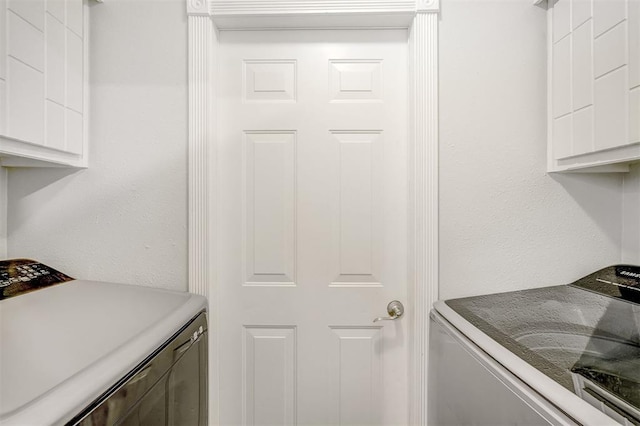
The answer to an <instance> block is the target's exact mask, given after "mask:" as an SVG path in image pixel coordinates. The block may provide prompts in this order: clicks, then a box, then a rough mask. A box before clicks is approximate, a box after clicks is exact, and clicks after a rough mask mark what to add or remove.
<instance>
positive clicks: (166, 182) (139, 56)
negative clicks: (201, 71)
mask: <svg viewBox="0 0 640 426" xmlns="http://www.w3.org/2000/svg"><path fill="white" fill-rule="evenodd" d="M186 27H187V24H186V13H185V6H184V1H183V0H175V1H174V0H161V1H154V2H149V1H143V0H109V1H108V2H104V3H102V4H99V3H93V2H92V3H91V33H90V36H91V49H90V56H91V63H90V66H91V73H90V76H91V78H90V80H91V110H90V113H91V117H90V119H91V130H90V131H91V134H90V142H89V143H90V154H89V155H90V156H89V161H90V167H89V169H87V170H82V171H70V170H56V169H39V170H34V169H31V170H18V169H15V170H11V171H10V172H9V218H8V220H9V230H10V235H9V253H10V255H11V256H12V257H17V256H25V257H32V258H36V259H39V260H42V261H43V262H45V263H50V264H51V265H52V266H54V267H57V268H59V269H61V270H62V271H64V272H67V273H69V274H70V275H72V276H75V277H78V278H86V279H96V280H109V281H118V282H125V283H139V284H143V285H149V286H158V287H166V288H173V289H186V288H187V229H186V226H187V207H186V203H187V58H186V53H187V49H186V46H187V39H186V38H187V28H186Z"/></svg>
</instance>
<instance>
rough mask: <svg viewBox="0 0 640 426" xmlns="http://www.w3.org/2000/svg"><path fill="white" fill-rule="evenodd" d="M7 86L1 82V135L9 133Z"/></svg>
mask: <svg viewBox="0 0 640 426" xmlns="http://www.w3.org/2000/svg"><path fill="white" fill-rule="evenodd" d="M6 117H7V84H6V82H5V81H4V80H0V135H3V134H5V133H7V123H6Z"/></svg>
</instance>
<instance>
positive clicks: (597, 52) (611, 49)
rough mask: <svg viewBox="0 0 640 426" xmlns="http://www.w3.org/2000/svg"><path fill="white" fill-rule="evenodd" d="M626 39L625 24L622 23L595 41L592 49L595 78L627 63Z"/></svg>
mask: <svg viewBox="0 0 640 426" xmlns="http://www.w3.org/2000/svg"><path fill="white" fill-rule="evenodd" d="M626 37H627V24H626V22H622V23H620V24H618V25H616V27H615V28H613V29H611V30H610V31H607V32H606V33H604V34H602V35H601V36H600V37H598V38H597V39H596V40H595V42H594V47H593V48H594V56H595V58H594V68H595V77H596V78H598V77H601V76H602V75H604V74H606V73H608V72H610V71H613V70H614V69H616V68H620V67H621V66H622V65H625V64H626V63H627V43H626Z"/></svg>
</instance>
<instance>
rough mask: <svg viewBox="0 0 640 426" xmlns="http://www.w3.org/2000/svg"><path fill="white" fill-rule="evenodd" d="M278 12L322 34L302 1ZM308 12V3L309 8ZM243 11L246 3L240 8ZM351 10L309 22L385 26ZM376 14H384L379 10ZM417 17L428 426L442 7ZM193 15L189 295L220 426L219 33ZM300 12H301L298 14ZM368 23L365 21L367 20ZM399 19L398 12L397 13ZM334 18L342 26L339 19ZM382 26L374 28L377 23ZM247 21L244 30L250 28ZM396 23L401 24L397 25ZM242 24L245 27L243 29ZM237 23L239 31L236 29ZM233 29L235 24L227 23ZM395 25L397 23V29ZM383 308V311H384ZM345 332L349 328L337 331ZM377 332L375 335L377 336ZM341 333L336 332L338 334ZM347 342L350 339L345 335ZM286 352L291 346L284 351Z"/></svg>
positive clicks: (418, 187) (415, 397) (412, 172)
mask: <svg viewBox="0 0 640 426" xmlns="http://www.w3.org/2000/svg"><path fill="white" fill-rule="evenodd" d="M283 3H287V4H286V5H285V6H282V5H279V7H280V9H279V15H278V19H279V20H278V21H277V22H278V23H277V25H279V26H282V22H283V20H284V22H289V23H291V25H292V26H296V27H304V26H305V25H309V22H311V23H312V24H311V25H313V26H314V27H318V26H319V24H318V22H320V21H318V20H316V21H313V20H306V21H304V20H302V21H300V20H299V19H298V18H296V16H300V12H301V11H302V10H303V8H304V7H305V5H304V4H302V3H300V2H290V3H289V2H286V1H285V2H283ZM304 3H305V4H307V5H308V3H309V2H304ZM237 4H242V1H240V2H237ZM349 5H351V6H352V7H351V10H350V13H349V14H347V15H348V16H346V17H345V14H344V13H335V14H332V12H334V11H331V10H327V8H326V7H325V8H324V10H322V7H319V8H318V10H316V11H315V12H314V11H311V12H309V10H310V9H308V8H306V9H305V10H306V13H307V17H309V16H313V15H314V13H315V14H319V15H322V20H321V24H322V25H320V26H322V27H334V26H336V25H339V26H344V25H348V26H350V27H358V28H360V27H362V26H367V25H375V26H380V19H378V20H377V21H376V20H373V21H372V20H368V19H367V18H366V13H367V12H369V14H370V12H371V11H372V10H373V9H375V8H371V7H369V8H367V7H366V5H365V6H364V7H363V6H362V5H363V4H362V3H358V2H355V1H354V2H353V4H351V3H350V2H348V1H347V2H346V3H343V6H344V7H345V8H347V9H348V8H349ZM376 7H378V9H376V10H374V12H376V11H377V12H380V10H379V9H380V7H381V6H380V5H379V4H378V6H376ZM416 8H417V9H418V10H417V13H413V14H412V16H411V19H410V20H409V21H408V22H409V24H408V25H407V27H409V29H410V31H409V52H408V53H409V55H408V56H409V65H410V66H409V78H408V83H409V87H410V90H409V95H410V99H409V111H408V123H409V125H408V133H409V140H408V142H409V143H408V156H409V161H408V179H407V181H408V186H409V188H408V197H407V203H406V205H407V211H408V215H407V217H408V224H407V227H408V235H409V241H408V244H407V253H408V256H407V263H408V268H407V275H408V283H409V288H408V290H409V294H408V297H407V301H406V304H407V305H408V306H407V308H408V309H407V312H408V317H407V318H405V319H404V320H405V321H406V322H407V324H408V337H409V340H410V345H411V347H410V356H409V379H410V383H409V389H408V394H409V423H410V424H416V425H417V424H426V414H425V409H426V400H427V399H426V392H427V389H426V383H427V380H426V365H427V364H426V358H425V357H426V342H427V318H428V310H429V308H430V307H431V304H432V302H433V301H435V300H436V298H437V271H438V269H437V267H438V256H437V241H438V239H437V198H438V196H437V10H438V4H437V2H431V3H429V4H424V3H421V4H418V5H416ZM187 9H188V13H189V86H190V91H189V93H190V100H189V289H190V291H193V292H196V293H199V294H204V295H206V296H208V297H209V300H210V317H209V318H210V330H211V335H212V339H211V350H210V354H211V359H210V369H209V371H210V384H211V385H210V392H211V395H210V420H211V421H210V424H219V403H220V400H219V399H220V392H224V391H225V390H224V389H218V387H217V386H218V383H219V378H220V371H219V360H218V352H217V350H218V346H219V336H218V334H219V333H220V332H221V331H222V330H221V329H220V327H219V326H220V322H219V318H218V315H219V312H220V310H219V305H220V303H222V302H221V301H220V300H219V296H220V289H219V287H218V286H219V283H218V282H217V281H216V278H217V276H216V273H215V271H216V270H217V265H218V262H219V259H217V255H216V245H217V244H218V243H219V242H220V239H219V236H218V235H217V234H216V226H217V225H216V224H217V220H218V218H217V217H216V215H215V211H216V210H215V206H216V203H217V201H218V200H219V197H218V195H219V194H218V191H219V188H218V185H217V182H216V176H217V175H218V171H217V170H216V164H218V163H217V156H218V152H217V149H218V148H217V142H216V119H217V114H216V111H215V105H216V103H217V101H216V99H217V94H216V93H215V84H214V82H215V77H216V74H215V71H216V69H217V55H218V32H217V30H216V26H215V24H214V20H215V17H213V19H212V16H211V10H212V9H211V7H210V5H209V4H207V3H206V2H205V1H202V0H191V1H188V2H187ZM296 12H298V13H296ZM363 12H364V13H365V15H363V16H365V18H364V19H358V16H359V14H360V13H363ZM391 12H397V11H391ZM242 13H244V14H246V15H247V19H246V20H245V19H242V17H241V16H240V17H239V15H240V14H241V13H238V14H237V15H238V16H236V18H238V19H236V21H235V22H236V24H237V25H239V26H243V25H247V23H249V24H248V25H250V26H251V25H252V26H254V27H256V26H257V27H269V26H270V25H274V22H276V21H270V20H269V19H266V20H262V19H261V18H260V17H259V16H249V15H251V12H250V10H245V11H244V12H242ZM288 13H289V14H290V16H291V18H289V15H287V14H288ZM334 16H335V18H336V19H333V17H334ZM374 21H375V23H374ZM243 22H244V24H243ZM395 22H396V23H397V20H396V21H395ZM238 23H240V24H238ZM236 24H233V23H232V25H236ZM225 25H227V28H228V25H229V24H228V23H226V24H225ZM393 25H396V26H397V24H393ZM381 309H384V308H383V307H381ZM336 330H338V331H340V332H342V333H344V329H336ZM374 330H375V329H374ZM334 331H335V330H334ZM263 332H264V329H262V328H260V327H255V328H253V329H251V330H249V332H246V333H245V336H248V335H250V336H252V337H251V338H250V339H249V340H246V342H248V343H246V344H245V350H246V348H250V347H251V341H260V339H261V338H262V337H268V336H264V334H263ZM280 333H281V334H278V333H275V334H278V335H277V336H276V335H275V334H274V333H271V334H274V335H273V336H272V337H274V338H278V339H284V340H285V341H286V340H287V339H288V338H289V337H288V333H289V334H290V330H286V329H281V330H280ZM343 337H345V338H348V337H350V336H348V335H345V334H343ZM285 347H286V345H285Z"/></svg>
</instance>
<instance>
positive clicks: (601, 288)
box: [571, 265, 640, 303]
mask: <svg viewBox="0 0 640 426" xmlns="http://www.w3.org/2000/svg"><path fill="white" fill-rule="evenodd" d="M571 285H574V286H576V287H581V288H584V289H586V290H591V291H595V292H597V293H601V294H604V295H607V296H610V297H615V298H618V299H623V300H626V301H628V302H634V303H640V266H637V265H613V266H609V267H607V268H603V269H601V270H599V271H597V272H594V273H593V274H591V275H587V276H586V277H584V278H581V279H579V280H578V281H576V282H574V283H572V284H571Z"/></svg>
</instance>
